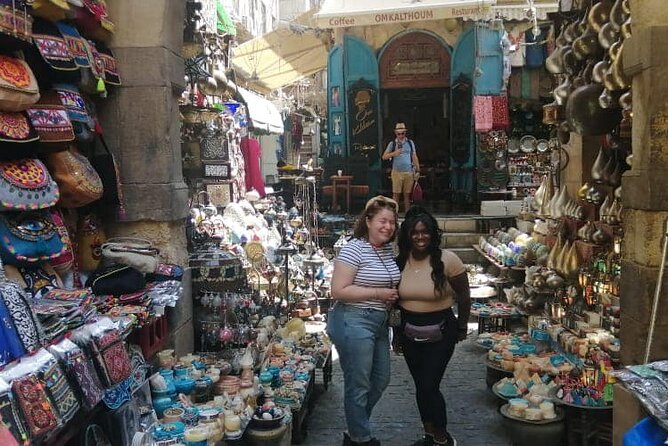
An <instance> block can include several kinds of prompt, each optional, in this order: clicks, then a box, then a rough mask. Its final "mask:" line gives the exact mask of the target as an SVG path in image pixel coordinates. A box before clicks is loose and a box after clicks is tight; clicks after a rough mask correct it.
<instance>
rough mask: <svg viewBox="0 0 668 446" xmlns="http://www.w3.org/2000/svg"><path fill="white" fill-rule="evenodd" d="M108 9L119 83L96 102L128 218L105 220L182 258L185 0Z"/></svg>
mask: <svg viewBox="0 0 668 446" xmlns="http://www.w3.org/2000/svg"><path fill="white" fill-rule="evenodd" d="M109 15H110V17H111V19H112V20H113V21H114V23H115V25H116V33H115V35H114V38H113V40H112V42H111V45H110V46H111V48H112V49H113V51H114V54H115V56H116V59H117V62H118V69H119V72H120V74H121V78H122V82H123V85H122V86H121V87H117V88H115V89H114V91H113V92H111V94H110V95H109V98H108V99H107V100H106V101H104V103H103V104H101V105H100V107H99V115H100V122H101V124H102V127H103V129H104V132H105V139H106V141H107V143H108V145H109V148H110V149H111V150H112V151H113V152H114V154H115V155H116V156H117V159H118V162H119V164H120V176H121V183H122V189H123V193H124V196H125V205H126V209H127V221H124V222H119V223H114V222H110V224H109V226H110V228H109V230H108V232H109V235H126V236H130V235H132V236H139V237H142V238H145V239H149V240H151V241H153V243H154V244H155V245H156V246H157V247H158V248H160V251H161V254H162V259H163V260H164V261H166V262H171V263H178V264H181V265H184V266H186V263H187V251H186V239H185V230H184V218H185V216H186V215H187V212H188V210H187V205H186V204H187V198H188V189H187V186H186V184H185V183H184V182H183V175H182V166H181V142H180V120H179V106H178V99H179V96H180V95H181V93H182V92H183V90H184V88H185V82H184V61H183V58H182V57H181V49H182V46H183V23H184V18H185V2H183V0H142V1H136V0H115V1H112V2H109ZM184 288H186V290H189V289H190V287H189V286H186V287H184ZM184 294H185V295H184V296H183V298H182V301H181V302H180V303H179V308H178V309H177V310H176V311H169V312H168V317H169V322H170V330H172V333H170V335H171V338H172V339H174V338H176V339H188V340H190V343H189V344H190V345H181V344H184V343H183V342H181V343H179V344H180V345H179V347H180V348H179V350H180V351H179V352H178V353H184V352H188V351H191V350H192V337H193V328H192V299H191V296H190V293H189V292H188V293H184ZM184 306H185V307H189V308H183V307H184ZM181 333H182V334H183V336H181V335H180V334H181Z"/></svg>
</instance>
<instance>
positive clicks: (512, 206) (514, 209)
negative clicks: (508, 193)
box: [504, 200, 524, 217]
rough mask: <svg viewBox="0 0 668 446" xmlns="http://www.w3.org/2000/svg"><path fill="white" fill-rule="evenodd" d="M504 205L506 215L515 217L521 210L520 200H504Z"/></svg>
mask: <svg viewBox="0 0 668 446" xmlns="http://www.w3.org/2000/svg"><path fill="white" fill-rule="evenodd" d="M504 203H505V206H506V215H508V216H512V217H517V216H518V215H519V214H520V212H521V211H522V203H524V201H522V200H506V201H504Z"/></svg>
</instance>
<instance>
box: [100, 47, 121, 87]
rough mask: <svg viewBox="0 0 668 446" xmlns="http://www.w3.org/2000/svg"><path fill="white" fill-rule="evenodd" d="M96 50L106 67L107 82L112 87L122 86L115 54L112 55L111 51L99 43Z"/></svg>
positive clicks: (105, 78)
mask: <svg viewBox="0 0 668 446" xmlns="http://www.w3.org/2000/svg"><path fill="white" fill-rule="evenodd" d="M95 48H96V49H97V52H98V54H99V57H100V59H101V60H102V62H103V65H104V80H105V82H106V83H107V84H111V85H121V76H120V74H119V73H118V64H117V63H116V57H114V53H112V52H111V49H110V48H109V47H108V46H107V45H105V44H104V43H102V42H98V43H97V44H96V45H95Z"/></svg>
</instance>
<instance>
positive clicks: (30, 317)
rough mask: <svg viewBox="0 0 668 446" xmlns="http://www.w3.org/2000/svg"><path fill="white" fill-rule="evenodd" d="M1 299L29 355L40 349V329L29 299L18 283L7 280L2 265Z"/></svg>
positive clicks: (0, 269)
mask: <svg viewBox="0 0 668 446" xmlns="http://www.w3.org/2000/svg"><path fill="white" fill-rule="evenodd" d="M0 298H2V301H3V302H4V304H5V306H6V307H7V311H8V312H9V315H10V316H11V318H12V321H13V322H14V327H16V333H17V334H18V335H19V339H21V344H23V348H25V350H26V351H27V352H28V353H30V352H32V351H35V350H37V349H38V348H40V347H41V342H40V328H39V325H38V323H37V321H36V319H35V316H34V314H33V312H32V310H31V309H30V306H29V305H28V297H27V296H26V294H25V292H24V291H23V290H22V289H21V287H19V285H18V284H17V283H14V282H12V281H10V280H7V277H6V276H5V270H4V268H3V266H2V263H0Z"/></svg>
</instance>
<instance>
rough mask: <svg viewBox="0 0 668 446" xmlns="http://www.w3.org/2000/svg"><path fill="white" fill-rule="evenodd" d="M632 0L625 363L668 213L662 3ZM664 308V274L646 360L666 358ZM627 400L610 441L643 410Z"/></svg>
mask: <svg viewBox="0 0 668 446" xmlns="http://www.w3.org/2000/svg"><path fill="white" fill-rule="evenodd" d="M630 4H631V10H632V11H631V15H632V17H633V36H632V37H631V38H630V39H627V40H626V41H625V42H624V53H623V56H624V59H623V63H624V68H625V72H626V73H627V74H629V75H633V76H634V77H633V166H632V169H631V170H629V171H628V172H626V173H625V174H624V176H623V178H622V190H623V194H622V196H623V204H624V216H623V219H624V229H625V237H624V246H623V250H622V252H623V259H622V276H621V324H622V325H621V342H622V350H621V355H622V362H623V363H624V364H638V363H642V362H644V354H645V347H646V345H647V338H648V331H649V325H650V318H651V310H652V304H653V301H654V294H655V291H656V286H657V282H658V278H659V271H660V265H661V258H662V242H663V236H664V234H665V232H666V220H667V219H668V193H667V192H666V191H668V105H667V104H668V102H667V100H668V47H667V46H666V45H665V42H666V41H667V40H668V9H666V7H665V2H664V1H663V0H631V1H630ZM667 311H668V277H665V275H664V280H663V286H662V287H661V290H660V293H659V307H658V312H657V314H658V317H657V321H656V328H655V332H654V337H653V344H652V350H651V355H650V358H649V360H650V361H652V360H656V359H665V358H666V357H668V319H667V318H666V317H665V314H666V312H667ZM626 400H629V398H624V399H620V401H617V391H615V409H614V424H613V427H614V444H615V445H621V436H622V434H623V433H624V432H625V431H626V430H627V429H628V428H629V427H630V425H631V424H632V423H633V422H634V421H637V420H638V419H639V418H641V417H642V416H643V414H642V413H636V412H638V411H637V410H636V411H635V412H634V411H633V410H629V408H633V407H634V406H633V405H632V404H624V403H625V402H626ZM620 403H621V404H620ZM636 405H637V404H636ZM629 413H632V414H634V416H633V417H630V416H629ZM628 418H632V419H628ZM633 418H635V420H634V419H633Z"/></svg>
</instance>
